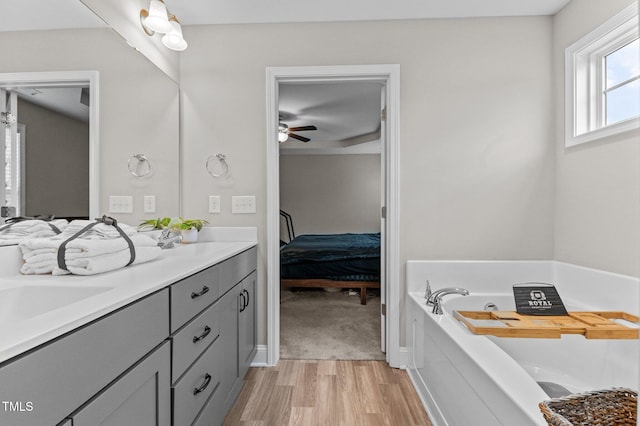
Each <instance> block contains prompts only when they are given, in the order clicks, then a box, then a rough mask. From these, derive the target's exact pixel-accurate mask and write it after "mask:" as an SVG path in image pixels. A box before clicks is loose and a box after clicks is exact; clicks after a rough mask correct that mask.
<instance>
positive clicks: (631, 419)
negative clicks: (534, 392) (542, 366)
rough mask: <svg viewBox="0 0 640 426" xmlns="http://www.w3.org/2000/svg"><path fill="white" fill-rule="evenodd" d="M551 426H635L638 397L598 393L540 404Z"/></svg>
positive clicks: (618, 391) (625, 391)
mask: <svg viewBox="0 0 640 426" xmlns="http://www.w3.org/2000/svg"><path fill="white" fill-rule="evenodd" d="M538 407H539V408H540V411H541V412H542V415H543V416H544V419H545V420H546V421H547V423H548V424H549V426H573V425H603V426H604V425H607V426H615V425H635V424H637V411H638V394H637V392H636V391H634V390H631V389H627V388H612V389H604V390H596V391H591V392H585V393H580V394H573V395H568V396H565V397H561V398H554V399H551V400H548V401H543V402H541V403H539V404H538Z"/></svg>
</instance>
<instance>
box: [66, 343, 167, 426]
mask: <svg viewBox="0 0 640 426" xmlns="http://www.w3.org/2000/svg"><path fill="white" fill-rule="evenodd" d="M170 368H171V351H170V345H169V342H165V343H163V344H162V346H160V347H159V348H158V349H156V350H155V351H154V352H153V353H151V355H149V356H147V357H146V358H144V359H143V360H142V361H140V362H139V363H138V364H136V365H135V366H134V367H133V368H132V369H131V370H129V371H128V372H126V373H125V374H124V375H123V376H121V377H120V378H119V379H118V380H117V381H116V382H115V383H113V384H112V385H110V386H109V387H108V388H107V389H106V390H104V391H103V392H101V393H99V394H98V395H97V396H96V397H95V398H93V399H92V400H91V401H89V403H87V405H85V406H84V407H82V408H81V409H80V411H78V412H77V413H76V414H75V415H74V416H72V419H73V425H74V426H98V425H100V426H122V425H136V426H170V425H171V377H170Z"/></svg>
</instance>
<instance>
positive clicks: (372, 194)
mask: <svg viewBox="0 0 640 426" xmlns="http://www.w3.org/2000/svg"><path fill="white" fill-rule="evenodd" d="M380 179H381V176H380V155H376V154H368V155H362V154H361V155H356V154H353V155H281V156H280V208H281V209H283V210H285V211H286V212H287V213H289V214H290V215H291V216H292V219H293V226H294V230H295V232H296V235H301V234H334V233H335V234H339V233H345V232H380V206H381V202H380V200H381V192H380ZM281 226H282V228H281V232H280V235H281V238H283V239H284V240H285V241H287V238H286V235H287V234H286V229H285V226H286V225H285V223H284V220H283V221H282V225H281Z"/></svg>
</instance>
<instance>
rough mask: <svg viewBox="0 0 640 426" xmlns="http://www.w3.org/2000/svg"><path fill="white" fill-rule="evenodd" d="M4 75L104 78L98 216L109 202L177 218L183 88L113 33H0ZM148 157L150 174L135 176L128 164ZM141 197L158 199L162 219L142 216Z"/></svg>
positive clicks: (126, 218) (126, 217) (131, 218)
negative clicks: (79, 73)
mask: <svg viewBox="0 0 640 426" xmlns="http://www.w3.org/2000/svg"><path fill="white" fill-rule="evenodd" d="M0 45H2V46H11V48H10V49H4V51H3V52H2V60H1V61H0V72H22V71H24V72H27V71H66V70H73V71H76V70H97V71H98V72H99V73H100V76H99V79H100V104H99V115H100V135H99V138H100V141H99V143H100V151H99V155H100V174H99V186H100V209H99V211H100V213H101V214H103V213H108V205H109V204H108V196H109V195H132V196H134V212H133V214H121V213H118V214H114V216H116V217H117V218H118V219H119V220H121V221H122V222H124V223H130V224H133V225H137V224H138V223H139V221H140V220H141V219H142V218H148V217H157V216H158V215H162V216H177V215H178V213H179V193H178V191H179V183H180V182H179V170H178V168H179V156H178V153H179V140H178V136H179V134H178V120H179V112H178V101H179V97H178V87H177V85H176V84H175V82H174V81H173V80H171V79H170V78H169V77H168V76H167V75H166V74H164V73H163V72H161V71H159V70H158V68H156V67H155V66H154V65H153V64H152V63H151V62H150V61H148V60H147V59H146V58H145V57H143V56H142V55H140V54H139V53H138V52H136V51H135V50H133V49H131V48H130V47H129V46H127V44H126V43H125V41H124V40H123V39H122V38H121V37H120V36H118V34H117V33H115V32H114V31H113V30H111V29H105V28H99V29H80V30H52V31H16V32H0ZM134 154H145V155H147V156H148V157H149V158H151V160H152V167H153V174H152V176H150V177H148V178H144V179H138V178H135V177H133V176H132V175H131V174H130V173H129V170H128V168H127V160H128V159H129V158H130V157H131V156H132V155H134ZM143 195H156V197H157V203H156V204H157V213H156V214H144V213H143Z"/></svg>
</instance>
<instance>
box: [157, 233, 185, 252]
mask: <svg viewBox="0 0 640 426" xmlns="http://www.w3.org/2000/svg"><path fill="white" fill-rule="evenodd" d="M180 241H182V235H180V234H178V235H173V236H172V235H171V230H169V229H163V230H162V233H161V234H160V237H159V238H158V246H159V247H160V248H161V249H169V248H173V245H174V244H175V243H176V242H180Z"/></svg>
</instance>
